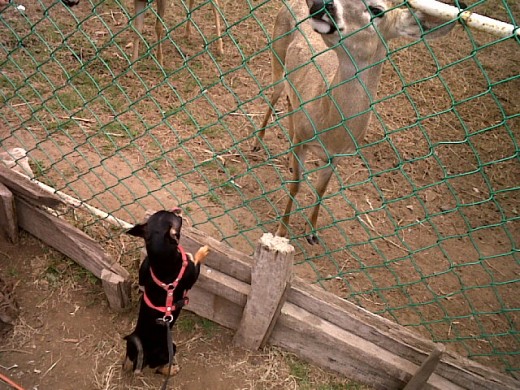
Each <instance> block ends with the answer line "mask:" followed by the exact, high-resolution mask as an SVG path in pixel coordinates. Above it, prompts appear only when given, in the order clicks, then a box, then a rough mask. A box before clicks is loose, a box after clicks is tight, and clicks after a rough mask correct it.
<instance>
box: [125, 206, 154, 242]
mask: <svg viewBox="0 0 520 390" xmlns="http://www.w3.org/2000/svg"><path fill="white" fill-rule="evenodd" d="M154 214H155V211H154V210H146V212H145V213H144V218H143V222H141V223H138V224H137V225H135V226H134V227H133V228H131V229H130V230H129V231H127V232H126V233H127V234H130V235H131V236H135V237H141V238H144V231H145V229H146V224H147V223H148V220H149V219H150V217H151V216H152V215H154Z"/></svg>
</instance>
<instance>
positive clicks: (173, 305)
mask: <svg viewBox="0 0 520 390" xmlns="http://www.w3.org/2000/svg"><path fill="white" fill-rule="evenodd" d="M178 248H179V252H181V257H182V268H181V270H180V272H179V275H177V278H175V280H174V281H173V282H171V283H164V282H162V281H161V280H160V279H159V278H158V277H157V276H156V275H155V274H154V272H153V270H152V267H150V275H151V276H152V280H153V281H154V282H155V284H156V285H158V286H159V287H161V288H162V289H163V290H165V291H166V303H165V306H155V305H154V304H153V303H152V301H151V300H150V298H148V295H146V289H145V291H144V293H143V299H144V302H145V303H146V305H147V306H148V307H150V308H152V309H154V310H157V311H160V312H161V313H164V316H163V320H164V321H167V322H171V321H172V320H173V317H172V312H174V311H175V310H177V309H178V308H182V307H183V306H184V305H187V304H188V302H189V299H188V290H186V291H184V294H183V295H184V296H183V298H182V299H181V300H179V301H177V302H173V293H174V291H175V289H176V288H177V285H178V284H179V282H180V281H181V280H182V278H183V276H184V273H185V271H186V269H187V268H188V257H187V256H186V252H185V251H184V248H183V247H182V246H180V245H179V246H178Z"/></svg>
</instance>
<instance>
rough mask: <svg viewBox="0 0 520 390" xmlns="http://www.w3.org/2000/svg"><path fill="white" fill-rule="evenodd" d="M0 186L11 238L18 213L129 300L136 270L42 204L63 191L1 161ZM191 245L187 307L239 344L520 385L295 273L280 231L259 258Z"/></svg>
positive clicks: (407, 381) (350, 373)
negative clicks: (50, 189)
mask: <svg viewBox="0 0 520 390" xmlns="http://www.w3.org/2000/svg"><path fill="white" fill-rule="evenodd" d="M1 183H3V186H2V185H1ZM0 190H1V191H0V206H1V213H0V217H1V218H2V221H0V228H2V227H3V228H4V230H6V232H8V237H9V238H10V239H12V240H13V241H14V240H16V238H15V237H12V236H13V235H16V229H14V228H13V226H12V225H13V223H14V222H13V221H17V224H18V226H19V227H21V228H22V229H25V230H27V231H29V232H30V233H31V234H33V235H35V236H37V237H38V238H40V239H42V240H43V241H44V242H47V243H48V244H49V245H52V246H53V247H55V248H56V249H57V250H59V251H61V252H63V253H64V254H66V255H67V256H69V257H71V258H72V260H75V261H77V262H78V263H79V264H81V265H82V266H84V267H85V268H87V269H89V270H90V271H91V272H92V273H93V274H94V275H96V276H97V277H99V278H101V279H102V280H103V287H104V289H105V292H106V294H107V299H108V301H109V303H110V306H111V307H112V308H114V309H117V310H120V309H124V308H125V307H127V306H128V304H129V301H128V297H129V284H130V280H129V274H128V272H127V271H126V270H124V269H123V268H122V267H121V266H120V265H119V264H117V263H115V262H114V261H112V260H111V259H110V258H109V257H108V256H107V255H106V254H105V253H103V251H102V249H101V248H100V246H99V244H97V243H96V242H94V241H93V240H92V239H90V238H89V237H88V236H86V235H85V234H84V233H82V232H80V231H78V230H77V229H75V228H73V227H72V226H68V225H67V224H66V223H65V222H64V221H63V220H61V219H59V218H57V217H55V216H53V215H50V214H49V213H47V212H46V211H45V210H42V209H41V208H40V207H39V205H42V204H44V205H46V206H53V205H56V204H59V203H60V202H59V200H58V199H56V198H53V197H52V196H51V195H48V194H47V195H44V194H42V193H41V189H40V188H38V186H36V185H35V184H34V183H32V182H31V181H30V180H29V179H28V178H25V177H24V176H21V175H18V174H15V176H13V172H12V171H10V170H9V169H7V168H5V167H2V166H0ZM13 195H14V201H13ZM4 219H5V222H7V221H10V225H9V227H7V223H4ZM34 221H37V222H36V223H35V222H34ZM0 230H2V229H0ZM51 236H57V237H59V239H55V238H54V239H52V240H50V239H49V237H51ZM182 244H183V246H184V247H185V249H186V250H187V251H189V252H193V253H194V252H196V251H197V249H198V248H199V247H200V246H202V245H208V246H209V247H210V250H211V252H210V255H209V256H208V258H207V261H206V264H205V265H203V266H202V269H201V274H200V277H199V281H198V282H197V284H196V285H195V287H194V288H193V290H192V291H191V293H190V304H189V305H188V306H187V309H188V310H190V311H192V312H194V313H196V314H198V315H200V316H202V317H205V318H207V319H210V320H212V321H214V322H216V323H218V324H221V325H223V326H225V327H227V328H230V329H233V330H236V331H237V332H236V336H235V343H237V344H239V345H242V346H244V347H246V348H252V349H254V348H258V347H261V346H262V345H264V344H265V343H269V344H272V345H275V346H280V347H282V348H284V349H286V350H288V351H291V352H294V353H295V354H297V355H298V356H300V357H302V358H304V359H306V360H308V361H310V362H312V363H315V364H317V365H319V366H322V367H325V368H328V369H331V370H334V371H336V372H338V373H341V374H343V375H345V376H347V377H349V378H352V379H355V380H358V381H360V382H363V383H366V384H368V385H371V386H373V387H374V388H376V389H403V388H405V386H406V390H413V389H438V390H449V389H475V390H478V389H493V390H495V389H497V390H513V389H515V390H516V389H520V382H519V381H516V380H515V379H513V378H511V377H508V376H506V375H504V374H501V373H498V372H495V371H494V370H492V369H490V368H487V367H485V366H483V365H480V364H478V363H476V362H474V361H471V360H469V359H466V358H463V357H461V356H458V355H456V354H453V353H451V352H444V351H443V348H439V346H437V345H436V344H435V343H433V342H431V341H429V340H426V339H424V338H422V337H420V336H419V335H417V334H416V333H414V332H412V331H409V330H408V329H406V328H404V327H402V326H400V325H397V324H395V323H393V322H391V321H389V320H386V319H384V318H382V317H380V316H377V315H374V314H372V313H370V312H368V311H366V310H364V309H362V308H360V307H358V306H356V305H354V304H353V303H351V302H348V301H345V300H344V299H341V298H339V297H337V296H335V295H333V294H330V293H328V292H326V291H323V290H321V289H320V288H318V287H316V286H312V285H309V284H308V283H306V282H304V281H303V280H301V279H299V278H297V277H295V276H293V275H291V266H292V261H293V252H294V249H293V248H292V247H291V246H290V245H289V244H288V243H287V242H286V241H283V240H282V241H280V239H279V238H278V237H273V236H271V235H269V234H268V235H264V237H262V238H261V240H260V242H259V246H258V249H257V251H256V252H255V256H254V257H250V256H247V255H245V254H243V253H241V252H239V251H237V250H235V249H233V248H231V247H229V246H227V245H226V244H223V243H221V242H219V241H217V240H215V239H213V238H212V237H209V236H207V235H205V234H204V233H202V232H200V231H198V230H196V229H192V228H189V227H185V228H183V237H182ZM423 363H424V364H423ZM432 372H433V373H432ZM430 374H431V375H430Z"/></svg>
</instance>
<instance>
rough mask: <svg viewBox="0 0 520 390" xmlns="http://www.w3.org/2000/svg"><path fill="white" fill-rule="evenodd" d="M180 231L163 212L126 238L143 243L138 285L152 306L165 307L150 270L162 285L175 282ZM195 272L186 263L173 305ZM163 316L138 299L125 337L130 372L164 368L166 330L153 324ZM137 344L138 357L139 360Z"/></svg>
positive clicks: (172, 215)
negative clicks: (135, 314) (136, 314)
mask: <svg viewBox="0 0 520 390" xmlns="http://www.w3.org/2000/svg"><path fill="white" fill-rule="evenodd" d="M181 227H182V217H181V216H180V215H178V213H176V212H171V211H164V210H163V211H158V212H156V213H155V214H153V215H152V216H151V217H150V218H149V219H148V220H147V221H146V222H145V223H143V224H138V225H135V226H134V227H133V228H132V229H130V230H129V231H128V234H131V235H133V236H137V237H141V238H143V239H144V241H145V245H146V252H147V255H148V256H147V257H146V258H145V259H144V261H143V263H142V264H141V267H140V269H139V285H141V286H143V287H144V288H145V291H146V295H147V296H148V298H149V299H150V300H151V301H152V303H153V304H154V305H155V306H165V302H166V291H165V290H163V289H162V288H161V287H160V286H157V285H156V284H155V282H154V281H153V280H152V277H151V274H150V267H151V268H152V269H153V272H154V274H155V275H156V276H157V278H158V279H159V280H161V281H162V282H164V283H171V282H173V281H174V280H175V279H176V278H177V276H178V275H179V272H180V270H181V267H182V255H181V253H180V251H179V248H178V245H179V239H180V232H181ZM172 228H173V229H174V232H175V234H174V235H173V236H172V235H171V234H170V231H171V229H172ZM199 272H200V264H198V265H195V264H194V263H193V262H192V261H189V260H188V267H187V269H186V271H185V272H184V276H183V277H182V280H180V281H179V284H178V285H177V288H176V289H175V292H174V302H179V301H181V302H182V299H183V296H184V292H185V291H186V290H189V289H191V287H192V286H193V285H194V284H195V282H196V281H197V278H198V277H199ZM181 306H182V305H181ZM181 309H182V307H179V308H177V310H175V311H174V312H172V316H173V321H172V322H171V323H170V324H169V328H170V329H171V327H172V326H173V324H174V323H175V321H176V320H177V318H178V316H179V314H180V312H181ZM163 316H164V313H161V312H159V311H157V310H154V309H152V308H150V307H148V305H147V304H146V303H145V302H144V300H143V298H141V302H140V309H139V317H138V319H137V325H136V327H135V330H134V331H133V332H132V333H131V334H130V335H128V336H126V337H125V340H126V341H127V344H126V356H127V358H128V359H130V360H131V361H132V363H133V369H134V371H140V370H141V369H142V368H144V367H146V366H148V367H150V368H159V367H161V366H164V365H166V364H168V345H167V342H166V327H165V325H162V324H158V323H157V319H158V318H163ZM136 338H137V339H138V341H137V342H136ZM139 342H140V348H142V356H139V355H140V354H139ZM173 351H174V354H175V351H176V346H175V343H173ZM125 360H126V359H125ZM140 360H142V367H140V365H141V364H140Z"/></svg>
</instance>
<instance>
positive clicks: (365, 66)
mask: <svg viewBox="0 0 520 390" xmlns="http://www.w3.org/2000/svg"><path fill="white" fill-rule="evenodd" d="M336 54H337V56H338V68H337V70H336V73H335V75H334V77H333V79H332V82H331V86H330V88H331V91H330V92H331V94H332V96H333V97H334V99H335V101H336V102H337V104H339V105H341V106H342V108H343V110H342V111H343V114H344V115H346V116H351V115H355V114H357V113H358V112H360V111H363V110H366V109H368V107H369V106H370V104H371V103H372V102H373V101H374V100H375V99H376V95H377V86H378V84H379V80H380V78H381V70H382V60H383V58H384V55H385V51H384V48H382V50H379V51H377V52H376V54H375V55H374V56H373V57H371V58H369V59H365V60H360V59H356V58H353V57H352V56H351V55H349V52H348V51H347V50H346V49H345V48H338V49H336Z"/></svg>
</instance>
